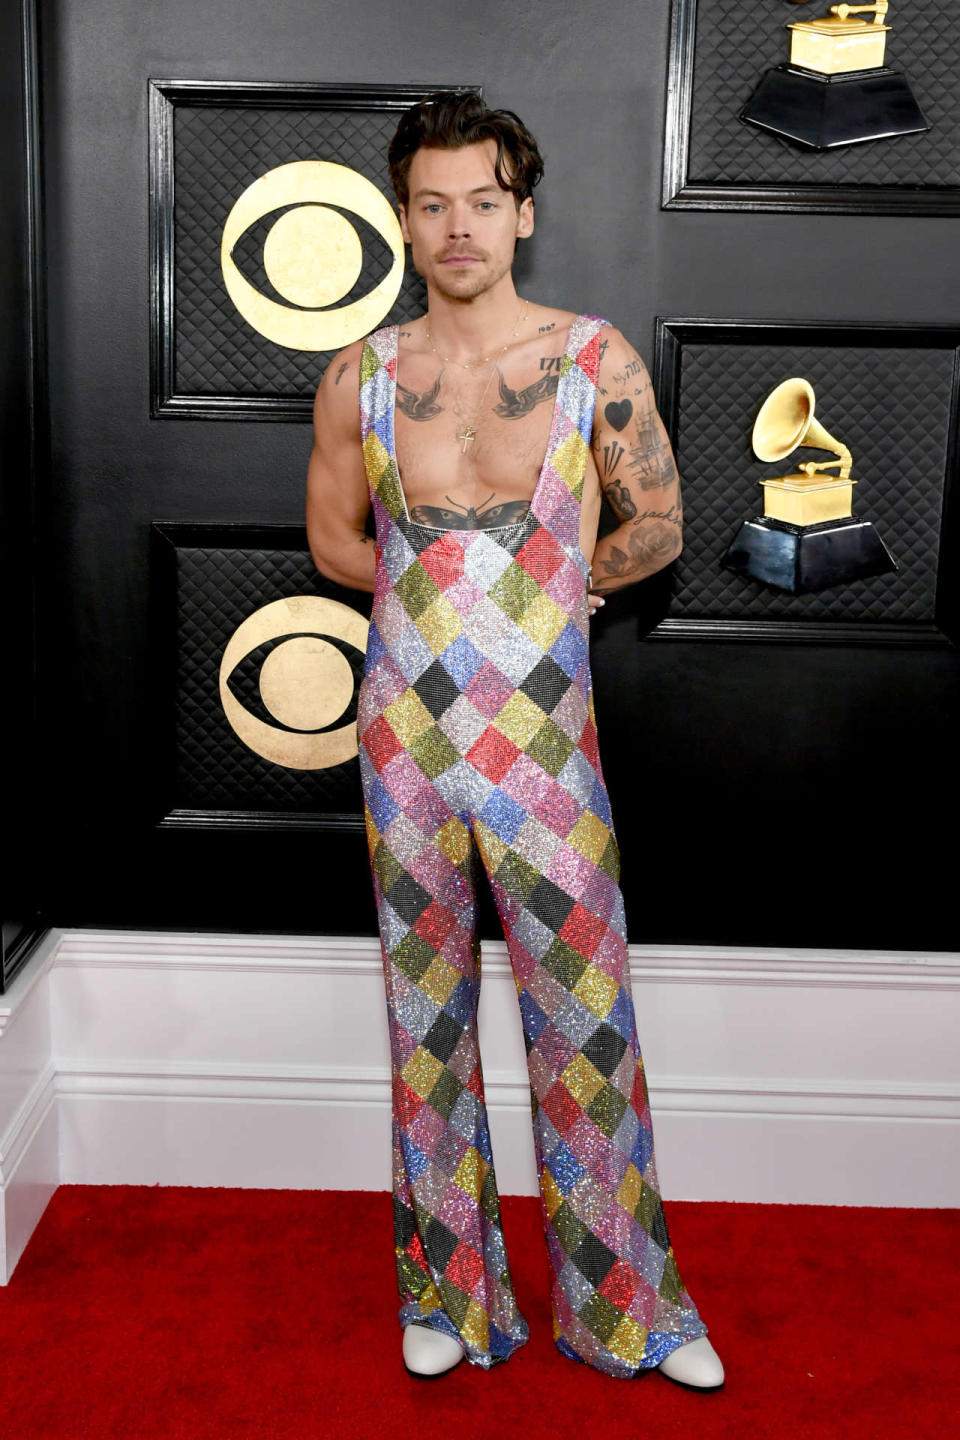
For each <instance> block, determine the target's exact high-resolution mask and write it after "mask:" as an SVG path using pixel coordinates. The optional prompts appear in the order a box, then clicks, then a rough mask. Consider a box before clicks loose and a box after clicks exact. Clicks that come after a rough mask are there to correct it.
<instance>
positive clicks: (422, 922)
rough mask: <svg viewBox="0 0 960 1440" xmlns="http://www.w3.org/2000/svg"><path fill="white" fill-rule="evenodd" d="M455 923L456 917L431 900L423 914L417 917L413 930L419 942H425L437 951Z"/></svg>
mask: <svg viewBox="0 0 960 1440" xmlns="http://www.w3.org/2000/svg"><path fill="white" fill-rule="evenodd" d="M456 923H457V920H456V916H454V915H451V914H450V911H449V910H448V909H447V908H446V907H445V906H444V905H441V904H440V903H439V902H438V901H437V900H433V901H431V903H430V904H429V905H428V906H427V908H426V910H424V912H423V914H422V915H419V916H418V917H417V919H416V921H415V922H414V926H413V928H414V930H415V931H416V932H417V934H418V935H419V936H420V939H421V940H426V942H427V944H428V945H432V946H433V948H434V950H439V949H440V947H441V945H442V944H443V942H444V940H446V938H447V936H448V935H449V934H450V931H451V930H452V929H453V927H454V926H455V925H456Z"/></svg>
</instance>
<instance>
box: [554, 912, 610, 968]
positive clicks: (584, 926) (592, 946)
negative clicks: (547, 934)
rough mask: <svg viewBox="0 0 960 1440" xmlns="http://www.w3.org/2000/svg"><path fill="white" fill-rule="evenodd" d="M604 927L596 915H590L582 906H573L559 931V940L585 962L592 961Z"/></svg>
mask: <svg viewBox="0 0 960 1440" xmlns="http://www.w3.org/2000/svg"><path fill="white" fill-rule="evenodd" d="M606 928H607V927H606V925H605V924H604V923H603V921H602V920H600V919H598V918H597V916H596V915H591V913H590V911H589V910H585V909H584V908H583V906H582V905H580V904H577V905H574V907H573V909H572V910H571V911H570V914H569V915H568V916H567V918H566V920H564V922H563V925H562V927H561V929H560V932H559V933H560V939H561V940H565V941H566V942H567V944H568V945H572V946H573V948H574V950H576V951H577V952H578V953H579V954H580V955H582V956H583V957H584V959H586V960H592V958H593V954H594V951H595V950H596V948H597V946H598V945H599V944H600V941H601V940H602V939H603V935H604V931H605V930H606Z"/></svg>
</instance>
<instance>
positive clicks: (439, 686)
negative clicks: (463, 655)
mask: <svg viewBox="0 0 960 1440" xmlns="http://www.w3.org/2000/svg"><path fill="white" fill-rule="evenodd" d="M413 688H414V690H416V692H417V694H418V695H419V696H420V699H421V700H422V701H423V703H424V705H426V707H427V709H428V710H429V711H430V714H431V715H432V716H433V718H434V720H439V719H440V716H441V715H442V714H443V713H444V711H445V710H448V709H449V708H450V706H451V705H452V704H453V702H454V700H456V698H457V696H458V695H459V694H460V691H459V689H458V687H457V682H456V681H455V680H454V679H453V678H452V676H450V675H449V674H448V673H447V671H446V670H445V669H444V668H443V666H442V665H441V664H440V661H439V660H434V662H433V664H432V665H430V666H428V667H427V669H426V670H424V672H423V674H422V675H421V676H420V679H419V680H416V681H414V686H413Z"/></svg>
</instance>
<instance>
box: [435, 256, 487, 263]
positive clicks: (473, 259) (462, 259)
mask: <svg viewBox="0 0 960 1440" xmlns="http://www.w3.org/2000/svg"><path fill="white" fill-rule="evenodd" d="M479 261H480V256H479V255H444V257H443V259H442V260H441V261H440V264H441V265H476V264H478V263H479Z"/></svg>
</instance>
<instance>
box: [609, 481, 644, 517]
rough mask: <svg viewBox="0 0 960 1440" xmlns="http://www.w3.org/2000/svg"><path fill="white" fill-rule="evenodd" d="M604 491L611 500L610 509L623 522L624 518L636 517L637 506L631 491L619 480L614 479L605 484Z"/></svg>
mask: <svg viewBox="0 0 960 1440" xmlns="http://www.w3.org/2000/svg"><path fill="white" fill-rule="evenodd" d="M603 493H604V495H606V497H607V500H608V501H609V504H610V509H611V510H612V511H613V513H614V515H616V517H617V519H618V520H619V521H621V523H622V522H623V521H624V520H634V519H636V515H637V507H636V505H634V503H633V500H632V499H631V498H630V491H629V490H628V489H627V487H626V486H625V485H623V484H622V483H621V482H620V481H619V480H616V479H614V480H611V481H610V483H609V484H608V485H604V487H603Z"/></svg>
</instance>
